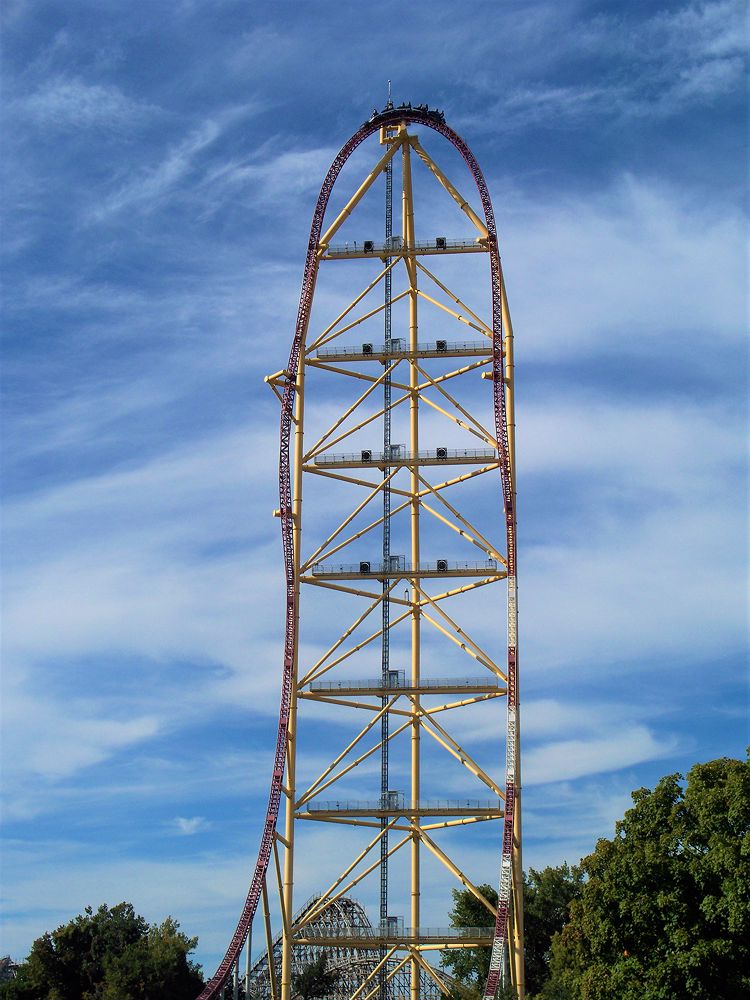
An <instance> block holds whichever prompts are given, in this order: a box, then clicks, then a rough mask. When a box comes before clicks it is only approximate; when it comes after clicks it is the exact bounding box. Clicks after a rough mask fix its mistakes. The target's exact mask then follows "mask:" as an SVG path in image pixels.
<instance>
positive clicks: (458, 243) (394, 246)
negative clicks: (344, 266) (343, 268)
mask: <svg viewBox="0 0 750 1000" xmlns="http://www.w3.org/2000/svg"><path fill="white" fill-rule="evenodd" d="M430 250H432V251H435V252H438V253H439V252H441V251H443V250H487V246H486V244H484V243H480V242H479V240H478V239H473V240H458V239H451V238H449V237H447V236H438V237H436V238H435V239H434V240H415V241H414V242H413V243H404V241H403V240H402V239H401V237H400V236H394V237H392V239H390V240H387V241H385V240H352V241H351V242H347V243H334V244H332V245H331V246H329V247H328V248H327V250H326V252H325V256H326V257H346V256H347V255H350V254H357V255H359V254H372V255H373V256H374V257H377V256H380V255H382V254H386V255H387V256H391V255H393V256H395V255H396V254H398V253H420V252H422V253H423V252H424V251H430Z"/></svg>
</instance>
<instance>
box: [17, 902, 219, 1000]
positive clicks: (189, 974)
mask: <svg viewBox="0 0 750 1000" xmlns="http://www.w3.org/2000/svg"><path fill="white" fill-rule="evenodd" d="M196 944H197V938H188V937H186V936H185V935H184V934H183V933H182V932H181V931H180V930H179V924H178V923H177V922H176V921H175V920H172V918H171V917H168V918H167V919H166V920H165V921H164V922H163V923H162V924H159V925H157V924H154V925H152V926H150V927H149V925H148V924H147V923H146V921H145V920H144V919H143V917H140V916H138V915H137V914H136V913H135V911H134V909H133V907H132V905H131V904H130V903H119V904H118V905H117V906H113V907H112V908H111V909H110V908H109V907H107V906H100V907H99V909H98V910H97V911H96V912H94V911H93V910H92V908H91V907H87V908H86V911H85V913H84V914H82V915H80V916H78V917H75V918H74V919H73V920H71V921H70V922H69V923H67V924H64V925H62V926H61V927H58V928H57V930H55V931H52V933H47V934H44V935H43V936H42V937H40V938H38V939H37V940H36V941H35V942H34V944H33V945H32V948H31V952H30V954H29V957H28V959H27V960H26V962H25V963H24V964H23V965H21V967H20V969H19V974H18V976H17V977H16V979H14V980H13V981H12V982H10V983H4V984H2V985H0V998H2V1000H195V997H196V996H197V994H198V993H199V992H200V991H201V989H202V987H203V977H202V975H201V973H200V969H199V967H198V966H197V965H195V964H194V963H193V962H191V961H190V960H189V959H188V955H189V954H190V953H191V952H192V951H193V949H194V948H195V946H196Z"/></svg>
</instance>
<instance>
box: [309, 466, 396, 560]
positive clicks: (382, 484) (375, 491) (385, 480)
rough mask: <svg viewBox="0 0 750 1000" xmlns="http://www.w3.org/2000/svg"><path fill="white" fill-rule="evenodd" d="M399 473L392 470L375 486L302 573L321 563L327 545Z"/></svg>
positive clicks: (324, 543)
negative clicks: (322, 553)
mask: <svg viewBox="0 0 750 1000" xmlns="http://www.w3.org/2000/svg"><path fill="white" fill-rule="evenodd" d="M397 472H398V469H391V471H390V472H389V473H388V475H387V476H385V477H384V478H383V481H382V482H380V483H378V485H377V486H375V487H374V488H373V489H372V490H371V491H370V492H369V493H368V494H367V496H366V497H365V499H364V500H363V501H362V502H361V503H360V504H357V506H356V507H355V508H354V510H353V511H352V512H351V514H349V515H347V517H345V518H344V520H343V521H342V522H341V524H339V526H338V527H337V528H336V529H335V530H334V531H333V532H331V534H330V535H329V536H328V538H326V540H325V541H324V542H322V543H321V544H320V545H319V546H318V547H317V549H316V550H315V551H314V552H313V554H312V555H311V556H310V557H309V558H308V559H307V560H306V561H305V562H304V563H303V564H302V565H301V566H300V572H302V573H304V572H305V571H306V570H308V569H309V568H310V566H312V565H313V563H315V562H319V561H320V560H319V559H318V556H319V555H320V553H321V552H322V551H323V550H324V549H325V547H326V546H327V545H330V544H331V542H332V541H333V540H334V538H338V536H339V535H340V534H341V532H342V531H343V530H344V528H346V527H347V525H349V524H351V523H352V521H353V520H354V518H355V517H356V516H357V514H359V513H360V512H361V511H363V510H364V509H365V507H366V506H367V505H368V504H369V503H370V502H371V501H372V500H374V499H375V497H376V496H377V495H378V494H379V493H382V492H383V490H384V488H385V487H386V486H387V485H388V483H390V481H391V479H393V477H394V476H395V475H396V473H397Z"/></svg>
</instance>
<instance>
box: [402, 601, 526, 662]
mask: <svg viewBox="0 0 750 1000" xmlns="http://www.w3.org/2000/svg"><path fill="white" fill-rule="evenodd" d="M419 592H420V593H421V594H422V596H423V597H424V598H425V599H426V601H427V602H428V604H429V605H430V607H432V608H434V609H435V611H436V612H437V613H438V614H439V615H440V617H441V618H443V620H444V621H447V622H448V624H449V625H450V626H451V627H452V628H453V629H455V631H456V633H457V635H459V636H460V637H461V639H460V640H456V639H455V638H454V637H453V636H451V635H450V634H449V633H445V634H447V635H449V638H451V639H452V640H453V641H454V642H457V644H458V645H459V646H460V647H461V648H462V649H464V651H465V652H467V653H469V655H474V659H476V660H478V661H479V662H480V663H482V664H483V665H484V666H485V667H487V669H488V670H491V671H492V672H493V673H494V674H496V675H497V676H498V677H501V678H502V679H503V680H504V681H507V679H508V678H507V677H506V675H505V674H504V673H503V671H502V670H501V669H500V667H499V666H498V665H497V664H496V663H495V661H494V660H493V659H492V657H491V656H490V655H489V653H485V651H484V650H483V649H482V647H481V646H480V645H479V644H478V643H477V642H475V641H474V640H473V639H472V638H471V636H470V635H469V634H468V632H465V631H464V629H462V628H461V626H460V625H459V624H458V623H457V622H455V621H454V620H453V619H452V618H451V617H450V615H449V614H448V613H447V612H446V611H444V610H443V609H442V608H439V607H438V606H437V604H436V603H435V601H434V599H433V598H432V597H430V595H429V594H428V593H427V591H425V590H422V589H421V588H420V591H419ZM424 615H425V618H427V614H426V612H425V613H424ZM433 624H434V625H435V627H436V628H438V629H439V630H440V631H441V632H445V630H444V629H443V628H442V627H441V626H440V625H438V624H437V622H434V621H433ZM472 650H473V651H474V653H472Z"/></svg>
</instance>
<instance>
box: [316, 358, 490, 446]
mask: <svg viewBox="0 0 750 1000" xmlns="http://www.w3.org/2000/svg"><path fill="white" fill-rule="evenodd" d="M390 367H391V368H395V367H396V364H393V365H391V366H390ZM382 377H383V378H385V373H384V374H383V376H382ZM374 388H375V385H374V384H373V385H371V386H370V388H369V389H368V390H367V395H369V394H370V393H371V392H372V390H373V389H374ZM410 398H411V397H410V395H409V394H408V393H407V394H406V395H404V396H399V398H398V399H397V400H396V401H395V402H394V403H391V410H395V409H396V407H397V406H400V405H401V403H405V402H406V401H407V400H408V399H410ZM361 402H362V399H361V398H360V399H359V400H358V401H357V402H356V403H355V404H354V406H352V407H350V408H349V411H348V412H349V413H351V412H352V411H353V410H355V409H356V408H357V406H359V404H360V403H361ZM384 412H385V411H384V410H383V409H380V410H378V411H377V413H373V414H372V416H370V417H367V419H366V420H362V421H361V422H360V423H358V424H357V425H356V427H350V428H349V430H348V431H345V432H344V433H343V434H339V436H338V437H336V438H334V439H333V440H332V441H328V443H327V444H326V448H332V447H333V446H334V445H335V444H338V443H339V441H343V440H344V439H345V438H348V437H351V435H352V434H356V433H357V431H361V430H362V428H363V427H366V426H367V425H368V424H371V423H372V422H373V420H377V419H378V417H382V416H383V413H384ZM347 416H348V413H347ZM345 419H346V417H343V418H342V420H339V422H338V425H339V426H340V425H341V423H342V422H343V420H345ZM496 447H497V446H496ZM324 450H325V449H324V448H321V447H318V445H316V446H315V450H313V451H310V452H308V453H307V455H305V458H304V461H305V462H309V461H310V459H311V458H315V456H316V455H318V454H319V453H320V452H321V451H324Z"/></svg>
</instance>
